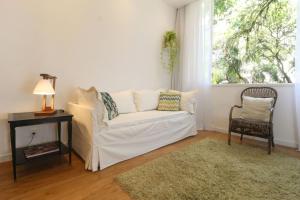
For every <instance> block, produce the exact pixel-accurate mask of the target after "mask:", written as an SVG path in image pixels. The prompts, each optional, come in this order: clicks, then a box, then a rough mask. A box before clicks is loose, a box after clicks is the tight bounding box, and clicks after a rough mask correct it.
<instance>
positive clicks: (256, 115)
mask: <svg viewBox="0 0 300 200" xmlns="http://www.w3.org/2000/svg"><path fill="white" fill-rule="evenodd" d="M273 101H274V99H273V98H254V97H249V96H243V109H242V112H241V118H242V119H253V120H261V121H265V122H268V121H269V120H270V110H271V108H272V105H273Z"/></svg>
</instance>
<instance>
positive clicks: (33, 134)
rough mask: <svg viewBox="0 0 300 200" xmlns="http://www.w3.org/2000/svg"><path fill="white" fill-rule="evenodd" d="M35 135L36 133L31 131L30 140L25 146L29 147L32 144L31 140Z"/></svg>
mask: <svg viewBox="0 0 300 200" xmlns="http://www.w3.org/2000/svg"><path fill="white" fill-rule="evenodd" d="M35 135H36V133H35V132H33V133H32V135H31V139H30V142H29V143H28V144H27V146H26V147H29V146H30V145H31V144H32V142H33V139H34V137H35Z"/></svg>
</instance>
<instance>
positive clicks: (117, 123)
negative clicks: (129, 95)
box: [107, 110, 190, 128]
mask: <svg viewBox="0 0 300 200" xmlns="http://www.w3.org/2000/svg"><path fill="white" fill-rule="evenodd" d="M186 115H190V114H189V113H188V112H186V111H177V112H174V111H157V110H152V111H145V112H137V113H128V114H120V115H119V116H118V117H116V118H114V119H113V120H110V121H108V122H107V125H108V126H109V128H117V127H124V126H132V125H137V124H141V123H153V122H156V121H161V120H168V119H173V118H176V117H185V116H186Z"/></svg>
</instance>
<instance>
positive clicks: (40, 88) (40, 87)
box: [33, 79, 55, 95]
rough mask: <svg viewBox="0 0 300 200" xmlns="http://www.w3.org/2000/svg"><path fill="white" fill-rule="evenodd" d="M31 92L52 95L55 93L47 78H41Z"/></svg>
mask: <svg viewBox="0 0 300 200" xmlns="http://www.w3.org/2000/svg"><path fill="white" fill-rule="evenodd" d="M33 94H37V95H53V94H55V91H54V89H53V87H52V84H51V82H50V81H49V80H46V79H42V80H40V81H39V82H38V83H37V84H36V86H35V88H34V90H33Z"/></svg>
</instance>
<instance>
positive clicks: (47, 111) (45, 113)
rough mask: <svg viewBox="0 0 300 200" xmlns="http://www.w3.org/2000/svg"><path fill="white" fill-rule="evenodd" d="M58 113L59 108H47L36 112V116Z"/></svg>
mask: <svg viewBox="0 0 300 200" xmlns="http://www.w3.org/2000/svg"><path fill="white" fill-rule="evenodd" d="M56 113H57V110H45V111H39V112H35V113H34V115H35V116H51V115H55V114H56Z"/></svg>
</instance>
